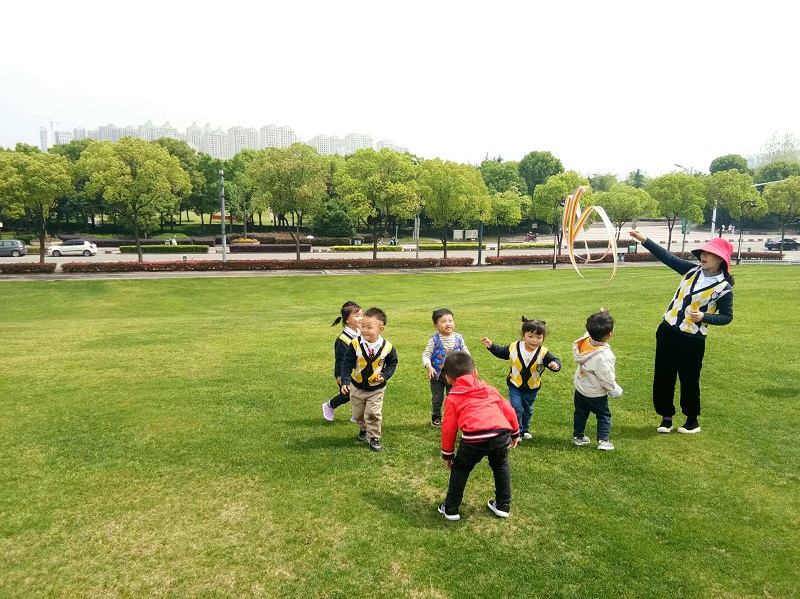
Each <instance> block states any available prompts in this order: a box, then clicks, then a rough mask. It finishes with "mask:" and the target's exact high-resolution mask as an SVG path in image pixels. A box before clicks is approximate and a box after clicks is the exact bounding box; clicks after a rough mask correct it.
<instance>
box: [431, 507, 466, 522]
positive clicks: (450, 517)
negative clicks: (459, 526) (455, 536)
mask: <svg viewBox="0 0 800 599" xmlns="http://www.w3.org/2000/svg"><path fill="white" fill-rule="evenodd" d="M437 511H438V512H439V513H440V514H441V515H442V516H444V517H445V518H447V519H448V520H450V521H451V522H455V521H456V520H461V516H460V515H459V514H448V513H447V512H446V511H445V509H444V504H442V505H440V506H439V508H438V510H437Z"/></svg>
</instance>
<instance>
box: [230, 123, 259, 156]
mask: <svg viewBox="0 0 800 599" xmlns="http://www.w3.org/2000/svg"><path fill="white" fill-rule="evenodd" d="M228 145H229V150H228V154H229V156H236V154H238V153H239V152H241V151H242V150H244V149H245V148H248V149H250V150H260V149H261V136H260V135H259V133H258V131H257V130H256V128H255V127H248V128H246V129H245V128H244V127H238V126H237V127H231V128H230V129H228Z"/></svg>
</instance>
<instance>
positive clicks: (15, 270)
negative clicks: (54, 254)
mask: <svg viewBox="0 0 800 599" xmlns="http://www.w3.org/2000/svg"><path fill="white" fill-rule="evenodd" d="M55 270H56V263H55V262H45V263H44V264H40V263H39V262H17V263H15V264H0V274H4V275H22V274H50V273H52V272H54V271H55Z"/></svg>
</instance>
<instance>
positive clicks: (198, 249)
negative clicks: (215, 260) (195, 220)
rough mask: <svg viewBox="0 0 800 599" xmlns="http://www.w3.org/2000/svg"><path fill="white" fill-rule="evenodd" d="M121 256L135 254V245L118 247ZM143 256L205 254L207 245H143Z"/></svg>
mask: <svg viewBox="0 0 800 599" xmlns="http://www.w3.org/2000/svg"><path fill="white" fill-rule="evenodd" d="M119 251H120V253H121V254H135V253H136V246H135V245H121V246H119ZM142 253H143V254H207V253H208V246H207V245H143V246H142Z"/></svg>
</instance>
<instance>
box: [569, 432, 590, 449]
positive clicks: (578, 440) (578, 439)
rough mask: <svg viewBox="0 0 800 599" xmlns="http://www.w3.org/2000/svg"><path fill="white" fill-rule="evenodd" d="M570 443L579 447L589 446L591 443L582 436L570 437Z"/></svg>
mask: <svg viewBox="0 0 800 599" xmlns="http://www.w3.org/2000/svg"><path fill="white" fill-rule="evenodd" d="M572 443H573V444H574V445H577V446H578V447H580V446H581V445H589V443H591V441H590V440H589V437H587V436H586V435H583V436H582V437H572Z"/></svg>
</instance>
